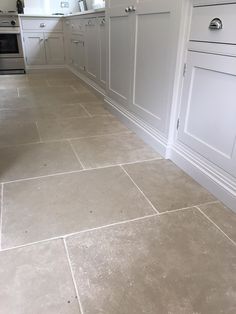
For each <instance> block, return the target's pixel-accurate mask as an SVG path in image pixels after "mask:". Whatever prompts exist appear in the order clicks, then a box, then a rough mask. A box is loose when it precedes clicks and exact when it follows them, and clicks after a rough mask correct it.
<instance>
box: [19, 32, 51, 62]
mask: <svg viewBox="0 0 236 314" xmlns="http://www.w3.org/2000/svg"><path fill="white" fill-rule="evenodd" d="M24 41H25V54H26V62H27V64H28V65H44V64H45V63H46V57H45V46H44V36H43V33H25V34H24Z"/></svg>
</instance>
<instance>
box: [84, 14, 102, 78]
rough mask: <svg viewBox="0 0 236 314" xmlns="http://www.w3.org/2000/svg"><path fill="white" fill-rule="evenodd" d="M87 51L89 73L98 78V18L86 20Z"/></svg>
mask: <svg viewBox="0 0 236 314" xmlns="http://www.w3.org/2000/svg"><path fill="white" fill-rule="evenodd" d="M85 51H86V53H85V63H86V65H85V66H86V72H87V75H89V76H90V77H91V78H92V79H94V80H97V79H98V70H99V42H98V25H97V19H96V18H90V19H86V20H85Z"/></svg>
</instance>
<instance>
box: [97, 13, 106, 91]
mask: <svg viewBox="0 0 236 314" xmlns="http://www.w3.org/2000/svg"><path fill="white" fill-rule="evenodd" d="M98 41H99V43H98V45H99V78H98V80H99V84H100V85H101V86H102V87H103V88H104V89H105V88H106V19H105V17H101V18H99V19H98Z"/></svg>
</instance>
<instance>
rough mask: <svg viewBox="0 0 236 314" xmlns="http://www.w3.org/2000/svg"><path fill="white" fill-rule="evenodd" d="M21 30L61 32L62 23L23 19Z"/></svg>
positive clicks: (53, 20) (50, 20) (59, 21)
mask: <svg viewBox="0 0 236 314" xmlns="http://www.w3.org/2000/svg"><path fill="white" fill-rule="evenodd" d="M22 28H23V30H42V31H45V30H46V31H54V32H57V31H62V21H61V20H58V19H54V18H53V19H24V20H22Z"/></svg>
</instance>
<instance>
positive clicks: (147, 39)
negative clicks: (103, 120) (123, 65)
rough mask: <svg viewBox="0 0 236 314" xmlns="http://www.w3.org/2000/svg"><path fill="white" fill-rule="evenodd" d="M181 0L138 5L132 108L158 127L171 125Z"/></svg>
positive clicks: (165, 0)
mask: <svg viewBox="0 0 236 314" xmlns="http://www.w3.org/2000/svg"><path fill="white" fill-rule="evenodd" d="M178 7H179V4H178V1H172V0H158V1H156V0H149V1H147V0H146V1H139V2H138V3H137V4H136V5H135V10H136V11H135V12H133V13H131V14H130V16H131V18H134V20H133V23H134V33H133V34H132V36H133V37H134V38H135V43H134V46H133V48H132V60H134V63H133V66H134V67H133V70H132V78H133V82H132V99H131V104H130V109H131V110H132V112H134V113H135V114H136V115H138V116H139V117H141V118H142V119H143V120H144V121H145V122H147V123H148V124H150V125H152V126H153V127H154V128H155V129H158V130H159V131H161V132H163V133H166V132H167V130H168V127H169V114H170V109H171V101H172V91H173V79H174V74H175V59H176V51H177V47H178V22H177V21H176V16H177V13H178Z"/></svg>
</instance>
